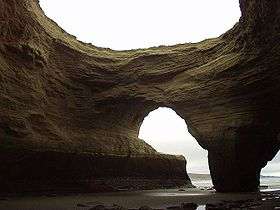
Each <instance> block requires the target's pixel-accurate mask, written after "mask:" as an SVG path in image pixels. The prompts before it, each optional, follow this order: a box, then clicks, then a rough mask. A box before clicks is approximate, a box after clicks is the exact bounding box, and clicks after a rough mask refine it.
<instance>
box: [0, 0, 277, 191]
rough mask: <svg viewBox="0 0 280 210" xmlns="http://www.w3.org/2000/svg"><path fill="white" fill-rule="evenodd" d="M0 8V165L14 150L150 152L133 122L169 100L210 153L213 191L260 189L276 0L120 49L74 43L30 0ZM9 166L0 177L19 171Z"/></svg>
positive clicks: (4, 2) (271, 133) (269, 154)
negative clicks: (179, 35)
mask: <svg viewBox="0 0 280 210" xmlns="http://www.w3.org/2000/svg"><path fill="white" fill-rule="evenodd" d="M0 5H1V6H0V14H1V15H2V17H1V23H3V24H2V25H1V41H0V64H1V65H0V68H1V71H0V81H1V83H0V90H1V95H0V101H1V103H0V109H1V113H0V135H1V136H2V139H4V142H6V144H8V143H7V142H9V144H8V145H6V146H7V147H6V146H5V147H2V148H3V149H4V150H3V152H2V153H1V155H3V158H2V160H3V161H4V160H6V161H7V162H6V163H3V164H4V166H1V167H2V168H1V170H2V171H5V170H6V171H7V170H8V171H10V173H12V171H13V169H12V168H13V167H12V166H13V165H14V164H15V163H14V162H13V161H11V160H14V159H13V158H15V160H17V157H18V156H17V155H16V153H13V152H11V151H10V148H11V147H16V148H20V149H19V150H20V151H25V150H23V149H28V150H31V151H32V152H31V155H30V154H29V153H28V154H29V156H28V157H31V156H32V155H34V151H36V152H35V153H36V157H39V156H40V155H43V156H42V159H43V160H46V159H48V158H50V157H51V158H53V156H48V155H47V154H48V153H46V151H55V152H65V154H66V156H67V154H70V153H71V154H73V153H74V154H85V153H90V154H97V153H98V154H103V155H104V154H105V155H123V156H126V155H130V156H131V155H136V156H137V155H142V156H143V155H145V154H146V155H148V154H150V155H151V154H153V155H154V156H153V157H155V156H157V154H156V153H155V152H154V150H153V149H152V148H150V147H149V146H147V145H146V144H145V143H144V142H142V143H139V140H138V138H137V129H138V127H139V122H140V121H141V120H142V119H143V118H144V116H145V115H146V114H147V113H148V112H149V111H151V110H152V109H155V108H156V107H158V106H167V107H171V108H172V109H174V110H176V111H177V112H178V113H179V114H180V116H182V117H183V118H184V119H185V120H186V121H187V124H188V126H189V128H190V132H191V133H192V135H193V136H195V138H196V139H197V140H198V142H199V143H200V145H202V146H203V147H204V148H205V149H207V150H208V152H209V166H210V170H211V176H212V179H213V184H214V186H215V189H216V190H217V191H223V192H226V191H251V190H257V187H258V182H259V181H258V180H259V172H260V170H261V168H262V167H264V166H265V164H266V163H267V161H268V160H270V159H272V158H273V156H274V155H275V154H276V152H277V151H278V150H279V141H278V138H277V135H278V134H279V123H278V118H279V104H280V103H279V100H280V97H279V89H280V87H279V84H280V83H279V72H278V69H279V61H280V59H279V58H280V56H279V50H280V49H279V48H280V43H279V31H280V2H279V1H259V0H251V1H246V0H240V7H241V12H242V17H241V19H240V21H239V23H238V24H236V25H235V26H234V27H233V29H231V30H230V31H228V32H226V33H225V34H224V35H222V36H220V37H218V38H215V39H209V40H205V41H203V42H200V43H196V44H182V45H176V46H170V47H165V46H162V47H158V48H149V49H140V50H132V51H120V52H117V51H112V50H110V49H102V48H97V47H94V46H92V45H90V44H85V43H81V42H79V41H77V40H76V39H75V38H74V37H73V36H71V35H69V34H67V33H66V32H64V31H63V30H62V29H61V28H59V27H58V26H57V25H56V24H55V23H54V22H53V21H51V20H50V19H48V18H47V17H45V15H44V13H43V11H42V10H41V9H40V7H39V4H38V1H37V0H20V1H10V0H1V1H0ZM8 139H9V141H8ZM10 142H12V143H10ZM7 148H9V149H7ZM248 151H250V152H248ZM5 152H7V153H5ZM22 153H23V154H27V152H22ZM40 157H41V156H40ZM59 158H60V159H63V158H62V157H58V159H59ZM168 158H169V157H168ZM31 159H32V158H31ZM163 159H164V158H163ZM171 159H172V158H171ZM175 159H176V158H175ZM175 159H174V161H175V162H176V161H177V160H175ZM21 160H22V159H21ZM24 160H25V159H24ZM75 160H77V159H75ZM17 161H18V160H17ZM98 161H101V160H100V159H98ZM3 164H1V165H3ZM56 164H59V163H56ZM175 165H176V164H175ZM175 165H173V168H174V170H177V169H178V168H179V167H176V166H175ZM20 166H21V167H27V165H24V164H23V163H22V164H21V165H20ZM129 166H131V165H129ZM5 167H6V168H5ZM9 167H10V168H9ZM73 167H77V166H73ZM86 167H88V168H90V165H86ZM133 170H136V171H137V170H138V169H135V168H134V169H133ZM143 170H144V169H143ZM23 171H25V172H26V170H23ZM65 171H67V170H66V169H65ZM123 171H124V172H122V173H124V174H125V175H127V174H126V173H128V171H127V170H125V169H123ZM144 171H145V170H144ZM182 171H183V170H182V168H181V169H178V170H177V172H178V174H181V175H182V176H185V174H184V172H182ZM130 172H131V170H130ZM142 172H143V171H142ZM10 173H6V174H8V175H10ZM168 173H169V172H168ZM84 174H86V173H84ZM88 174H89V175H88V176H90V173H88ZM170 174H171V172H170ZM8 175H7V176H6V177H4V178H2V182H1V184H3V183H7V182H8V183H11V182H12V181H11V180H13V178H14V180H18V179H20V177H17V176H15V177H13V176H8ZM20 175H25V176H26V177H28V174H20ZM33 175H34V174H33ZM37 175H38V174H37ZM37 175H36V176H37ZM53 175H54V174H53ZM60 175H61V174H60ZM122 175H123V174H122ZM150 175H151V174H150ZM153 175H154V174H153ZM34 176H35V175H34ZM61 176H62V175H61ZM38 177H40V178H42V177H41V176H39V175H38ZM62 177H63V176H62ZM70 178H71V177H69V179H70ZM86 178H88V177H86ZM3 180H4V181H3ZM55 186H57V185H55ZM8 187H9V186H8ZM2 189H4V188H2Z"/></svg>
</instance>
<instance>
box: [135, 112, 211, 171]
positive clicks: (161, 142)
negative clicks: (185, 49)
mask: <svg viewBox="0 0 280 210" xmlns="http://www.w3.org/2000/svg"><path fill="white" fill-rule="evenodd" d="M139 138H141V139H144V140H145V141H146V142H147V143H148V144H150V145H151V146H153V147H154V148H155V149H156V150H157V151H158V152H161V153H166V154H176V155H184V156H185V157H186V159H187V171H188V172H191V173H204V174H205V173H210V172H209V168H208V160H207V151H206V150H204V149H203V148H202V147H201V146H200V145H199V144H198V143H197V141H196V140H195V138H193V137H192V135H191V134H190V133H189V132H188V128H187V124H186V122H185V120H184V119H182V118H181V117H180V116H179V115H177V114H176V112H175V111H173V110H172V109H170V108H158V109H156V110H154V111H152V112H150V113H149V115H148V116H147V117H146V118H145V119H144V121H143V123H142V126H141V128H140V132H139Z"/></svg>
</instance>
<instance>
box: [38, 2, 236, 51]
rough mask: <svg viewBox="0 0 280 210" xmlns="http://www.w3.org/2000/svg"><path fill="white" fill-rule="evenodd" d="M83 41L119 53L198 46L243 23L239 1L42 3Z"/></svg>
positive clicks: (47, 12)
mask: <svg viewBox="0 0 280 210" xmlns="http://www.w3.org/2000/svg"><path fill="white" fill-rule="evenodd" d="M40 5H41V7H42V9H43V10H44V12H45V13H46V15H47V16H48V17H50V18H51V19H53V20H54V21H56V22H57V23H58V24H59V25H60V26H61V27H62V28H63V29H65V30H66V31H67V32H68V33H70V34H72V35H75V36H76V37H77V38H78V39H79V40H81V41H84V42H87V43H92V44H94V45H96V46H99V47H108V48H112V49H115V50H129V49H135V48H147V47H153V46H159V45H174V44H179V43H186V42H198V41H202V40H204V39H207V38H213V37H217V36H219V35H221V34H223V33H224V32H226V31H227V30H229V29H230V28H232V27H233V25H234V24H235V23H237V22H238V20H239V17H240V16H241V13H240V9H239V1H238V0H210V1H207V0H59V1H57V0H40Z"/></svg>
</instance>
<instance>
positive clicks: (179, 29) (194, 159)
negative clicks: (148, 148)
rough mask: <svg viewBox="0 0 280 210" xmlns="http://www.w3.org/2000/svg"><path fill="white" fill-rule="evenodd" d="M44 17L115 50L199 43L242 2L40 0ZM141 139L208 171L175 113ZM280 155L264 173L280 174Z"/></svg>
mask: <svg viewBox="0 0 280 210" xmlns="http://www.w3.org/2000/svg"><path fill="white" fill-rule="evenodd" d="M40 4H41V7H42V8H43V10H44V11H45V13H46V15H47V16H49V17H50V18H52V19H53V20H55V21H56V22H57V23H58V24H59V25H60V26H61V27H62V28H63V29H64V30H66V31H67V32H68V33H70V34H72V35H75V36H76V37H77V38H78V39H79V40H81V41H84V42H88V43H89V42H90V43H93V44H94V45H96V46H99V47H108V48H111V49H114V50H128V49H135V48H146V47H152V46H159V45H172V44H178V43H186V42H198V41H201V40H204V39H207V38H213V37H217V36H219V35H221V34H222V33H224V32H225V31H227V30H228V29H230V28H232V26H233V25H234V24H235V23H236V22H238V20H239V17H240V9H239V1H238V0H211V1H208V0H59V1H58V0H40ZM140 137H141V138H143V139H145V140H146V141H147V142H149V143H150V144H151V145H152V146H154V147H155V148H156V149H157V150H158V151H160V152H164V153H171V154H183V155H185V156H186V158H187V160H188V165H187V168H188V171H189V172H196V173H207V172H208V163H207V151H205V150H203V149H202V148H201V147H200V146H199V145H198V144H197V142H196V140H195V139H194V138H193V137H192V136H191V135H190V134H189V133H188V131H187V127H186V124H185V122H184V120H183V119H180V118H179V117H178V116H176V113H175V112H174V111H170V110H168V109H160V110H159V111H157V112H153V113H151V114H150V115H149V116H148V117H147V118H146V119H145V121H144V123H143V127H142V128H141V132H140ZM278 162H280V157H278V156H277V158H275V160H274V161H273V162H271V163H270V164H269V166H267V167H266V168H265V169H264V170H263V172H264V174H270V175H280V173H279V172H278V170H277V167H278Z"/></svg>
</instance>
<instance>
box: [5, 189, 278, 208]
mask: <svg viewBox="0 0 280 210" xmlns="http://www.w3.org/2000/svg"><path fill="white" fill-rule="evenodd" d="M272 194H273V196H272V197H273V199H269V196H270V197H271V195H272ZM272 194H271V192H263V193H238V194H228V193H216V192H215V191H213V190H210V191H209V190H201V189H195V188H194V189H166V190H147V191H134V192H117V193H99V194H78V195H68V196H61V195H44V196H30V197H29V196H24V197H9V198H4V197H3V198H0V209H1V210H19V209H20V210H35V209H36V210H46V209H67V210H72V209H75V210H88V209H91V208H93V207H95V206H97V205H104V206H113V205H118V206H121V207H123V208H126V209H139V208H140V207H142V206H149V207H151V208H154V209H166V208H169V209H170V208H172V207H176V206H177V207H178V206H181V205H182V203H195V204H198V205H199V206H200V207H198V208H197V209H205V206H204V205H206V204H219V203H225V204H229V203H235V204H238V203H241V204H242V203H245V201H246V202H250V205H253V204H257V203H258V202H267V201H269V200H270V201H271V202H273V203H274V204H275V205H274V207H277V205H276V204H278V202H279V197H278V198H277V195H278V194H279V193H278V192H274V193H272ZM262 199H265V200H262ZM243 201H244V202H243ZM219 205H220V204H219ZM212 207H213V206H212ZM274 207H273V208H272V209H275V208H274ZM194 209H195V208H194ZM213 209H214V207H213ZM245 209H248V208H245ZM255 209H256V208H255ZM257 209H258V208H257ZM260 209H262V208H260ZM276 209H277V208H276ZM279 209H280V208H279Z"/></svg>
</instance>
